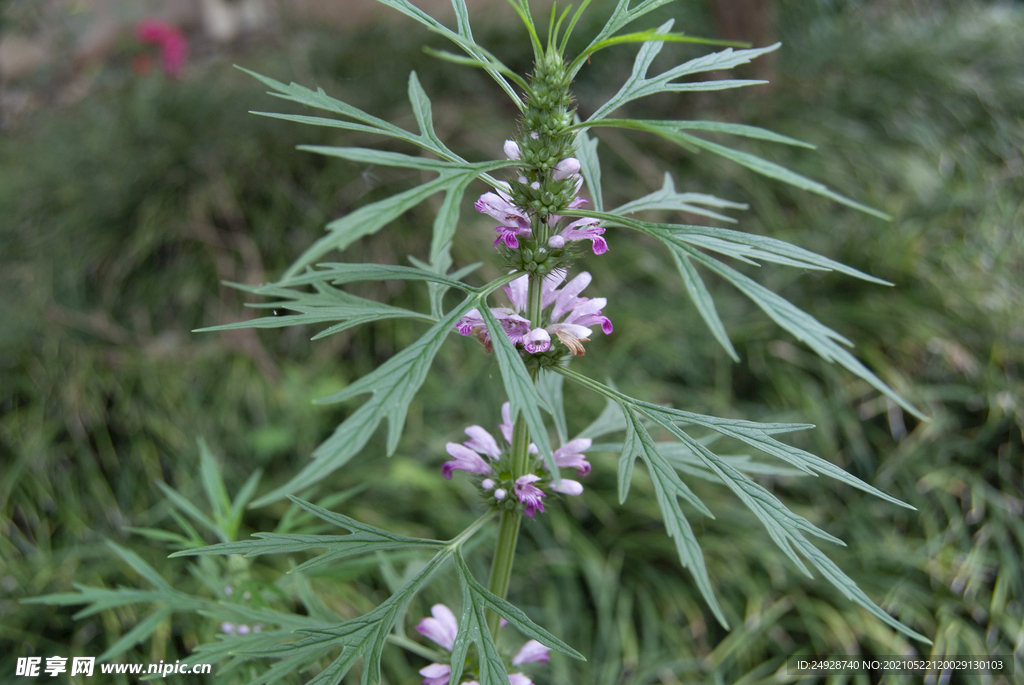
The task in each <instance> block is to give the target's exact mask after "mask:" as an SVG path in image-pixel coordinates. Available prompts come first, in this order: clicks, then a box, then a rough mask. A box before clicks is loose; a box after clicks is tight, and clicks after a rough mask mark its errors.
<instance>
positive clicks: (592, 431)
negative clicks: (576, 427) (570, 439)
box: [576, 399, 628, 438]
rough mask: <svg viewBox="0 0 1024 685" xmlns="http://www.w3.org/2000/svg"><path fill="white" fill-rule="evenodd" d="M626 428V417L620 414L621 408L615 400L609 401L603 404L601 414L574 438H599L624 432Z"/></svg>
mask: <svg viewBox="0 0 1024 685" xmlns="http://www.w3.org/2000/svg"><path fill="white" fill-rule="evenodd" d="M627 426H628V424H627V422H626V417H625V416H623V414H622V407H620V406H619V404H618V402H616V401H615V400H612V399H609V400H608V401H607V402H606V403H605V405H604V409H603V410H601V414H600V415H599V416H598V417H597V418H596V419H594V420H593V422H592V423H591V424H590V425H589V426H587V427H586V428H584V429H583V430H582V431H580V434H579V435H577V436H576V437H577V438H599V437H601V436H602V435H608V434H609V433H616V432H618V431H621V430H626V428H627Z"/></svg>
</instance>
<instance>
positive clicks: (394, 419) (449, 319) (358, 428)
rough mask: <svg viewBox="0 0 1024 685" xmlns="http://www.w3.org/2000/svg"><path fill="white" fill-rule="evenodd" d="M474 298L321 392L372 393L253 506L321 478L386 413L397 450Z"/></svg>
mask: <svg viewBox="0 0 1024 685" xmlns="http://www.w3.org/2000/svg"><path fill="white" fill-rule="evenodd" d="M392 268H401V267H392ZM410 271H418V270H417V269H410ZM421 273H424V274H425V273H426V272H421ZM476 299H477V298H476V296H472V297H468V298H466V300H464V301H463V302H462V304H461V305H459V306H458V307H456V308H454V309H453V310H452V311H451V312H449V313H448V315H447V316H445V318H443V319H442V320H441V321H439V322H438V323H437V324H435V325H434V326H433V327H432V328H431V329H430V330H429V331H427V332H426V333H425V334H424V335H423V337H421V338H420V339H419V340H418V341H416V342H415V343H413V344H412V345H410V346H409V347H407V348H405V349H404V350H402V351H401V352H399V353H398V354H396V355H395V356H393V357H392V358H391V359H389V360H387V361H386V362H384V364H382V365H381V366H379V367H377V369H376V370H374V371H373V372H371V373H369V374H367V375H366V376H363V377H362V378H360V379H359V380H358V381H356V382H355V383H352V384H351V385H349V386H348V387H347V388H345V389H344V390H341V391H340V392H337V393H335V394H334V395H331V396H330V397H325V398H323V399H322V400H321V402H341V401H343V400H346V399H349V398H351V397H355V396H357V395H362V394H365V393H371V397H370V399H369V400H368V401H367V402H366V403H365V404H363V406H362V407H360V408H359V409H357V410H356V411H355V412H354V413H353V414H352V415H351V416H349V417H348V418H347V419H345V421H344V422H342V424H341V425H340V426H338V428H337V429H336V430H335V431H334V434H333V435H332V436H331V437H329V438H328V439H327V440H325V441H324V442H323V443H321V444H320V446H319V447H317V448H316V450H314V452H313V461H312V462H311V463H310V464H309V465H308V466H306V467H305V468H304V469H302V471H300V472H299V473H298V474H297V475H295V476H294V477H293V478H292V479H291V480H290V481H288V482H287V483H285V484H284V485H282V486H281V487H279V488H276V489H274V490H273V491H272V492H270V493H269V494H266V495H264V496H263V497H260V498H259V499H257V500H256V501H255V502H253V506H257V507H258V506H263V505H265V504H269V503H271V502H276V501H277V500H279V499H281V498H282V497H284V496H285V495H288V494H291V493H294V492H296V491H298V490H301V489H302V488H305V487H308V486H310V485H312V484H314V483H316V482H319V481H320V480H322V479H323V478H326V477H327V476H328V475H329V474H331V473H333V472H334V471H336V470H337V469H339V468H341V467H342V466H344V465H345V464H346V463H347V462H348V460H349V459H351V458H352V457H353V456H355V455H356V454H357V453H358V452H359V451H360V450H361V449H362V448H363V446H364V445H365V444H366V443H367V441H368V440H369V439H370V436H371V435H373V432H374V431H375V430H376V429H377V426H378V425H380V422H381V420H383V419H384V418H387V419H388V439H387V454H388V456H390V455H392V454H394V452H395V449H397V447H398V441H399V439H400V438H401V437H402V428H403V426H404V424H405V415H406V413H407V412H408V410H409V404H410V403H411V402H412V400H413V397H415V395H416V392H417V391H418V390H419V388H420V386H421V385H422V384H423V381H424V379H425V378H426V375H427V371H428V370H429V368H430V365H431V363H433V361H434V356H435V355H436V354H437V351H438V349H440V347H441V343H443V342H444V340H445V338H446V337H448V334H449V333H451V331H452V330H453V329H454V326H455V322H456V321H458V319H459V318H460V317H461V316H462V315H463V314H464V313H465V312H466V311H468V310H469V309H470V308H471V307H472V305H473V304H474V303H475V302H476ZM520 363H522V362H520Z"/></svg>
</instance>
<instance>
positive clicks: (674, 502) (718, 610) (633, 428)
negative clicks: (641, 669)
mask: <svg viewBox="0 0 1024 685" xmlns="http://www.w3.org/2000/svg"><path fill="white" fill-rule="evenodd" d="M622 413H623V415H624V416H625V417H626V425H627V433H626V441H625V442H624V443H623V451H622V456H621V457H620V458H619V478H620V481H619V497H620V501H624V499H625V497H624V495H625V492H626V491H627V490H628V487H629V485H628V483H625V484H624V483H623V481H622V479H623V478H632V473H633V468H632V465H630V466H628V467H623V465H622V464H623V462H624V461H628V462H629V463H630V464H631V463H632V460H633V458H635V457H636V456H639V457H640V458H641V459H643V460H644V463H645V464H646V465H647V471H648V473H650V476H651V482H652V483H653V484H654V493H655V496H656V497H657V499H658V506H659V507H660V508H661V514H662V518H663V519H664V521H665V532H666V533H668V536H669V537H670V538H672V540H673V541H674V542H675V543H676V551H677V552H678V553H679V561H680V563H681V564H682V565H683V568H686V569H689V571H690V573H691V574H692V575H693V579H694V581H695V582H696V583H697V588H698V589H699V590H700V593H701V595H702V596H703V597H704V601H705V602H707V604H708V606H709V607H710V608H711V611H712V613H714V615H715V618H717V619H718V622H719V623H721V624H722V627H724V628H726V629H728V627H729V623H728V621H726V619H725V613H724V612H723V611H722V607H721V606H720V605H719V604H718V600H717V599H716V598H715V592H714V589H712V587H711V579H710V578H709V577H708V571H707V566H706V565H705V564H704V554H703V552H701V550H700V544H699V543H698V542H697V537H696V536H695V535H694V534H693V529H692V528H691V527H690V523H689V521H687V520H686V516H685V515H684V514H683V510H682V509H681V508H680V506H679V500H678V498H679V497H682V498H683V499H685V500H686V501H687V502H689V503H690V504H691V505H693V506H694V507H696V508H697V510H698V511H700V512H701V513H702V514H704V515H705V516H708V517H710V518H714V516H713V515H712V514H711V511H710V510H709V509H708V508H707V507H706V506H705V505H704V503H703V502H701V501H700V500H699V499H698V498H697V496H696V495H694V494H693V492H692V491H691V490H690V488H688V487H687V486H686V484H685V483H683V481H682V480H680V479H679V475H678V474H677V473H676V472H675V469H674V468H672V465H671V464H670V463H669V462H668V461H667V460H666V459H665V458H664V457H663V456H662V455H661V454H660V453H659V452H658V449H657V446H655V444H654V441H653V440H652V439H651V436H650V434H649V433H648V432H647V429H646V428H645V427H644V425H643V423H641V422H640V420H639V418H638V417H637V415H636V413H635V412H634V410H633V408H631V407H629V406H628V405H622Z"/></svg>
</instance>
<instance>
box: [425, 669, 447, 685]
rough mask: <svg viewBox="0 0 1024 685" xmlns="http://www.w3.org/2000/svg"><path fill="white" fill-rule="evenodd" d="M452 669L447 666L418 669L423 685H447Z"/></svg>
mask: <svg viewBox="0 0 1024 685" xmlns="http://www.w3.org/2000/svg"><path fill="white" fill-rule="evenodd" d="M451 674H452V667H451V666H449V665H448V664H430V665H429V666H424V667H423V668H421V669H420V675H421V676H423V680H421V681H420V682H421V683H423V685H448V679H449V678H450V677H451Z"/></svg>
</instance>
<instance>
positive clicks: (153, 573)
mask: <svg viewBox="0 0 1024 685" xmlns="http://www.w3.org/2000/svg"><path fill="white" fill-rule="evenodd" d="M107 547H109V548H110V549H112V550H113V551H114V553H115V554H117V556H119V557H121V559H122V560H123V561H124V562H125V563H126V564H128V565H129V566H131V567H132V569H134V570H135V572H136V573H138V574H139V575H140V576H142V577H143V578H145V579H146V580H147V581H149V582H150V584H152V585H153V587H155V588H156V589H157V590H162V591H164V592H171V593H173V592H176V590H175V589H174V588H172V587H171V586H170V584H168V582H167V581H166V580H164V577H163V576H161V575H160V573H159V572H158V571H157V570H156V569H155V568H153V567H152V566H150V565H149V564H147V563H146V562H145V561H143V559H142V557H140V556H139V555H138V554H136V553H135V552H133V551H131V550H129V549H125V548H124V547H121V546H120V545H118V544H117V543H114V542H111V541H110V540H107Z"/></svg>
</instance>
